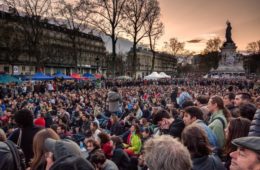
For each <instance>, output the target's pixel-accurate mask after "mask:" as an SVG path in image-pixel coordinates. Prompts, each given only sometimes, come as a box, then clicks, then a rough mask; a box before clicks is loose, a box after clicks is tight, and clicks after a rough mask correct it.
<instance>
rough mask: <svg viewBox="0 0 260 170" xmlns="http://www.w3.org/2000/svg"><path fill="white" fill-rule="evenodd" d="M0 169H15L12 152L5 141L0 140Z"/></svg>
mask: <svg viewBox="0 0 260 170" xmlns="http://www.w3.org/2000/svg"><path fill="white" fill-rule="evenodd" d="M0 160H1V161H0V169H4V170H13V169H15V165H14V160H13V156H12V153H11V152H10V149H9V147H8V146H7V144H6V143H4V142H0Z"/></svg>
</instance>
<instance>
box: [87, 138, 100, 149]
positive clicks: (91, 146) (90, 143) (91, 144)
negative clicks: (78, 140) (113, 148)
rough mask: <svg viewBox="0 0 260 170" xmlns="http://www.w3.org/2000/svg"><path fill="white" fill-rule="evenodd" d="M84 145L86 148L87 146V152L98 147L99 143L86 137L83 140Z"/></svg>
mask: <svg viewBox="0 0 260 170" xmlns="http://www.w3.org/2000/svg"><path fill="white" fill-rule="evenodd" d="M84 143H85V145H86V148H87V151H88V152H91V151H93V150H94V149H99V148H100V145H99V144H98V142H97V141H95V140H94V139H92V138H88V139H86V140H85V141H84Z"/></svg>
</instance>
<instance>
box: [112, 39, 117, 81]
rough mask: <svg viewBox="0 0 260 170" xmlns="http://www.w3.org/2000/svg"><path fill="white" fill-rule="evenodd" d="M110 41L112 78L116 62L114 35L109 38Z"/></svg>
mask: <svg viewBox="0 0 260 170" xmlns="http://www.w3.org/2000/svg"><path fill="white" fill-rule="evenodd" d="M111 39H112V77H113V78H114V77H115V69H116V68H115V62H116V38H115V35H114V34H113V35H112V36H111Z"/></svg>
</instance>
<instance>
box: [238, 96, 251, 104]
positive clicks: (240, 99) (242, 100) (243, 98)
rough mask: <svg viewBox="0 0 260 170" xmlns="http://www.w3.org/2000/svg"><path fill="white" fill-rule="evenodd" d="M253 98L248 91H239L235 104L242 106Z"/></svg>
mask: <svg viewBox="0 0 260 170" xmlns="http://www.w3.org/2000/svg"><path fill="white" fill-rule="evenodd" d="M250 100H251V95H250V94H248V93H238V94H236V97H235V106H240V105H242V104H245V103H248V102H250Z"/></svg>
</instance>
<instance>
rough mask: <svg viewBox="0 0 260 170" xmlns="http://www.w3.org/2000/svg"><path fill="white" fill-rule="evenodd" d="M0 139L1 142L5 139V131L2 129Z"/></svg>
mask: <svg viewBox="0 0 260 170" xmlns="http://www.w3.org/2000/svg"><path fill="white" fill-rule="evenodd" d="M0 141H1V142H4V141H6V134H5V132H4V131H3V129H0Z"/></svg>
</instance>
